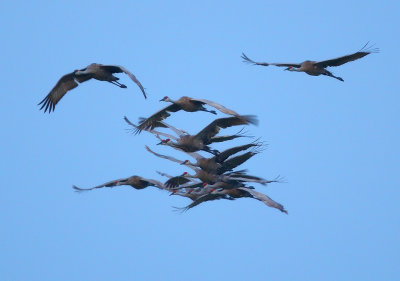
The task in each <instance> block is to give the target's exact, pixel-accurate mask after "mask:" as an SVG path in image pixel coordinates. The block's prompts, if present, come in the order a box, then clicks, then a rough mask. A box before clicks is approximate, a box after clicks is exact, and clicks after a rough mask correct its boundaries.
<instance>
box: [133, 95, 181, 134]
mask: <svg viewBox="0 0 400 281" xmlns="http://www.w3.org/2000/svg"><path fill="white" fill-rule="evenodd" d="M180 109H181V107H180V106H179V105H177V104H174V103H173V104H171V105H168V106H166V107H164V108H163V109H161V110H159V111H157V112H156V113H154V114H153V115H151V116H150V117H148V118H146V119H142V120H141V122H140V123H139V125H138V126H137V131H136V134H139V133H140V132H141V131H142V130H146V129H154V128H155V127H156V126H157V122H159V121H162V120H164V119H166V118H167V117H168V116H170V115H171V114H169V113H168V112H177V111H179V110H180Z"/></svg>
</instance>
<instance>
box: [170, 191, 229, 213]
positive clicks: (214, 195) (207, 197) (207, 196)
mask: <svg viewBox="0 0 400 281" xmlns="http://www.w3.org/2000/svg"><path fill="white" fill-rule="evenodd" d="M219 199H230V200H232V198H230V197H229V196H228V195H226V194H220V193H208V194H205V195H203V196H200V197H199V198H197V199H196V200H194V201H193V202H192V203H190V204H189V205H187V206H186V207H183V208H177V207H175V209H176V210H178V211H181V212H185V211H187V210H189V209H191V208H193V207H196V206H197V205H199V204H201V203H203V202H206V201H212V200H219Z"/></svg>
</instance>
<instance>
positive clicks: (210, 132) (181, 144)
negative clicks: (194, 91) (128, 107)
mask: <svg viewBox="0 0 400 281" xmlns="http://www.w3.org/2000/svg"><path fill="white" fill-rule="evenodd" d="M164 124H165V123H164ZM247 124H255V125H256V124H258V120H257V118H256V116H254V115H242V116H234V117H225V118H219V119H215V120H214V121H213V122H211V123H210V124H209V125H207V126H206V127H205V128H204V129H203V130H201V131H200V132H199V133H197V134H196V135H188V134H184V133H182V134H180V138H179V139H178V140H177V141H176V142H172V141H171V140H170V139H166V140H161V142H160V143H158V144H161V145H169V146H172V147H175V148H178V149H181V150H183V151H185V152H196V151H198V150H204V151H207V152H209V153H212V154H214V155H218V154H219V152H218V151H217V150H212V149H211V148H210V147H209V146H208V145H209V144H211V143H212V142H220V141H226V140H231V139H233V138H235V137H238V136H237V135H233V136H222V137H220V138H218V137H215V136H216V135H217V134H218V133H219V131H220V129H221V128H223V129H225V128H228V127H232V126H238V125H247ZM239 136H240V135H239Z"/></svg>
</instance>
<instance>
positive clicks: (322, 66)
mask: <svg viewBox="0 0 400 281" xmlns="http://www.w3.org/2000/svg"><path fill="white" fill-rule="evenodd" d="M367 45H368V43H367V44H365V46H364V47H363V48H361V50H360V51H358V52H355V53H353V54H350V55H345V56H341V57H338V58H334V59H329V60H324V61H311V60H306V61H303V62H302V63H268V62H256V61H253V60H251V59H249V58H248V57H247V56H246V55H245V54H244V53H242V59H243V61H244V62H246V63H251V64H254V65H261V66H269V65H275V66H280V67H287V68H286V69H285V70H288V71H296V72H305V73H307V74H308V75H312V76H319V75H326V76H329V77H332V78H335V79H337V80H339V81H342V82H343V81H344V80H343V79H342V78H341V77H337V76H335V75H333V74H332V73H331V72H330V71H328V70H327V69H326V68H327V67H329V66H331V67H335V66H340V65H342V64H345V63H347V62H350V61H354V60H357V59H360V58H362V57H365V56H366V55H369V54H371V53H377V52H379V49H377V48H372V47H367Z"/></svg>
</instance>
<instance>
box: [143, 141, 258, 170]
mask: <svg viewBox="0 0 400 281" xmlns="http://www.w3.org/2000/svg"><path fill="white" fill-rule="evenodd" d="M259 145H260V144H257V143H250V144H246V145H241V146H236V147H233V148H229V149H227V150H224V151H222V152H221V153H219V154H218V155H216V156H214V157H211V158H205V157H203V156H201V155H200V154H198V153H196V152H189V153H188V154H189V155H191V156H192V157H194V158H195V159H196V163H191V162H190V161H189V160H185V161H181V160H179V159H176V158H174V157H172V156H167V155H163V154H159V153H156V152H154V151H152V150H151V149H150V148H149V147H148V146H145V148H146V150H147V151H148V152H150V153H152V154H154V155H155V156H157V157H160V158H164V159H168V160H170V161H173V162H176V163H179V164H181V165H186V166H188V167H190V168H195V167H199V168H201V169H202V170H204V171H207V172H210V173H216V174H223V173H225V172H227V171H230V170H232V169H234V168H236V167H238V166H239V165H241V164H243V163H244V162H246V161H247V160H248V159H250V158H251V157H253V156H254V155H256V154H257V153H258V151H249V152H246V153H244V154H241V155H238V156H235V157H232V158H229V159H228V160H227V158H228V157H229V156H230V155H232V154H234V153H237V152H239V151H241V150H246V149H248V148H250V147H254V146H259Z"/></svg>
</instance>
